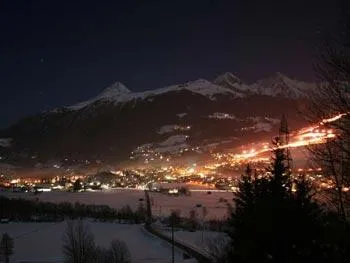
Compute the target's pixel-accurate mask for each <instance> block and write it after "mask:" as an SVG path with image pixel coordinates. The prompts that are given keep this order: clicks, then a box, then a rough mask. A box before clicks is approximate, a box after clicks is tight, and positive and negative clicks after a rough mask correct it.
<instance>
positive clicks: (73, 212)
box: [0, 196, 146, 223]
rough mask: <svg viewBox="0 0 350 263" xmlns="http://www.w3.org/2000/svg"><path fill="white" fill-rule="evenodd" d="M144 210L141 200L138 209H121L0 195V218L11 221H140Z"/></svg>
mask: <svg viewBox="0 0 350 263" xmlns="http://www.w3.org/2000/svg"><path fill="white" fill-rule="evenodd" d="M145 211H146V210H145V208H144V206H143V204H142V203H141V202H140V204H139V207H138V209H137V210H136V211H133V210H132V209H131V208H130V206H128V205H126V206H124V207H122V208H121V209H113V208H111V207H109V206H107V205H86V204H82V203H78V202H77V203H74V204H72V203H68V202H63V203H50V202H38V201H33V200H25V199H10V198H7V197H4V196H0V218H6V219H9V220H11V221H61V220H64V219H78V218H94V219H97V220H101V221H110V220H125V221H128V222H132V223H140V222H143V221H144V220H145V215H146V212H145Z"/></svg>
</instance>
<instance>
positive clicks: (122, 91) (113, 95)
mask: <svg viewBox="0 0 350 263" xmlns="http://www.w3.org/2000/svg"><path fill="white" fill-rule="evenodd" d="M182 90H188V91H190V92H192V93H196V94H199V95H202V96H205V97H207V98H209V99H210V100H215V96H216V95H218V94H223V95H231V96H233V97H235V98H239V97H243V96H244V95H243V94H241V93H239V92H236V91H234V90H232V89H227V88H225V87H222V86H219V85H216V84H214V83H211V82H210V81H207V80H205V79H198V80H195V81H191V82H187V83H185V84H178V85H172V86H168V87H165V88H161V89H156V90H148V91H144V92H131V91H130V90H129V89H127V88H126V87H125V86H124V85H123V84H122V83H120V82H116V83H115V84H113V85H112V86H110V87H107V88H106V89H105V90H103V92H102V93H100V94H99V95H98V96H96V97H95V98H92V99H90V100H88V101H84V102H80V103H78V104H76V105H73V106H69V107H68V109H71V110H79V109H82V108H84V107H86V106H89V105H91V104H93V103H95V102H97V101H100V100H106V101H111V102H114V103H116V104H118V103H124V102H129V101H132V100H145V99H147V98H151V97H154V96H158V95H161V94H165V93H169V92H179V91H182Z"/></svg>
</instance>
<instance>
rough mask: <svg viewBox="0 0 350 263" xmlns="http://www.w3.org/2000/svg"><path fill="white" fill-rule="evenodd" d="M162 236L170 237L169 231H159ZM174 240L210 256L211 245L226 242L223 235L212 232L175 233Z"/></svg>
mask: <svg viewBox="0 0 350 263" xmlns="http://www.w3.org/2000/svg"><path fill="white" fill-rule="evenodd" d="M161 232H163V233H164V234H166V235H167V236H169V237H171V230H169V229H167V230H164V229H163V230H161ZM174 239H175V240H176V241H178V242H179V243H182V244H184V245H186V246H189V247H191V248H193V249H194V250H196V251H198V252H200V253H202V254H204V255H208V256H210V252H211V249H210V247H211V245H213V244H215V243H216V242H217V241H218V240H220V241H223V240H228V237H227V235H226V234H225V233H222V232H213V231H201V230H198V231H195V232H189V231H183V230H179V231H175V232H174Z"/></svg>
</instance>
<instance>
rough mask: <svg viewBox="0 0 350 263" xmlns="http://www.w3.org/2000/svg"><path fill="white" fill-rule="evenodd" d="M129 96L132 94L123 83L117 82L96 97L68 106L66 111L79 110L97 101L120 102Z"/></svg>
mask: <svg viewBox="0 0 350 263" xmlns="http://www.w3.org/2000/svg"><path fill="white" fill-rule="evenodd" d="M131 94H132V92H131V91H130V90H129V89H128V88H127V87H126V86H125V85H124V84H123V83H121V82H118V81H117V82H115V83H114V84H112V85H111V86H108V87H107V88H105V89H104V90H102V92H101V93H100V94H98V95H97V96H96V97H94V98H92V99H89V100H87V101H83V102H80V103H78V104H75V105H73V106H69V107H68V109H71V110H80V109H82V108H84V107H86V106H88V105H90V104H92V103H94V102H96V101H99V100H109V101H112V100H116V101H121V100H125V99H127V98H129V97H130V95H131Z"/></svg>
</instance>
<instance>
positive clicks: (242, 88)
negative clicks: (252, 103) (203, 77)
mask: <svg viewBox="0 0 350 263" xmlns="http://www.w3.org/2000/svg"><path fill="white" fill-rule="evenodd" d="M214 83H215V84H217V85H220V86H222V87H225V88H227V89H230V90H233V91H234V92H237V93H240V94H241V97H242V96H244V95H243V94H244V93H247V92H248V93H250V92H249V86H248V85H247V84H245V83H244V82H243V81H242V80H241V79H240V78H238V77H237V76H236V75H234V74H232V73H231V72H226V73H224V74H222V75H220V76H218V77H217V78H216V79H215V80H214Z"/></svg>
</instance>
